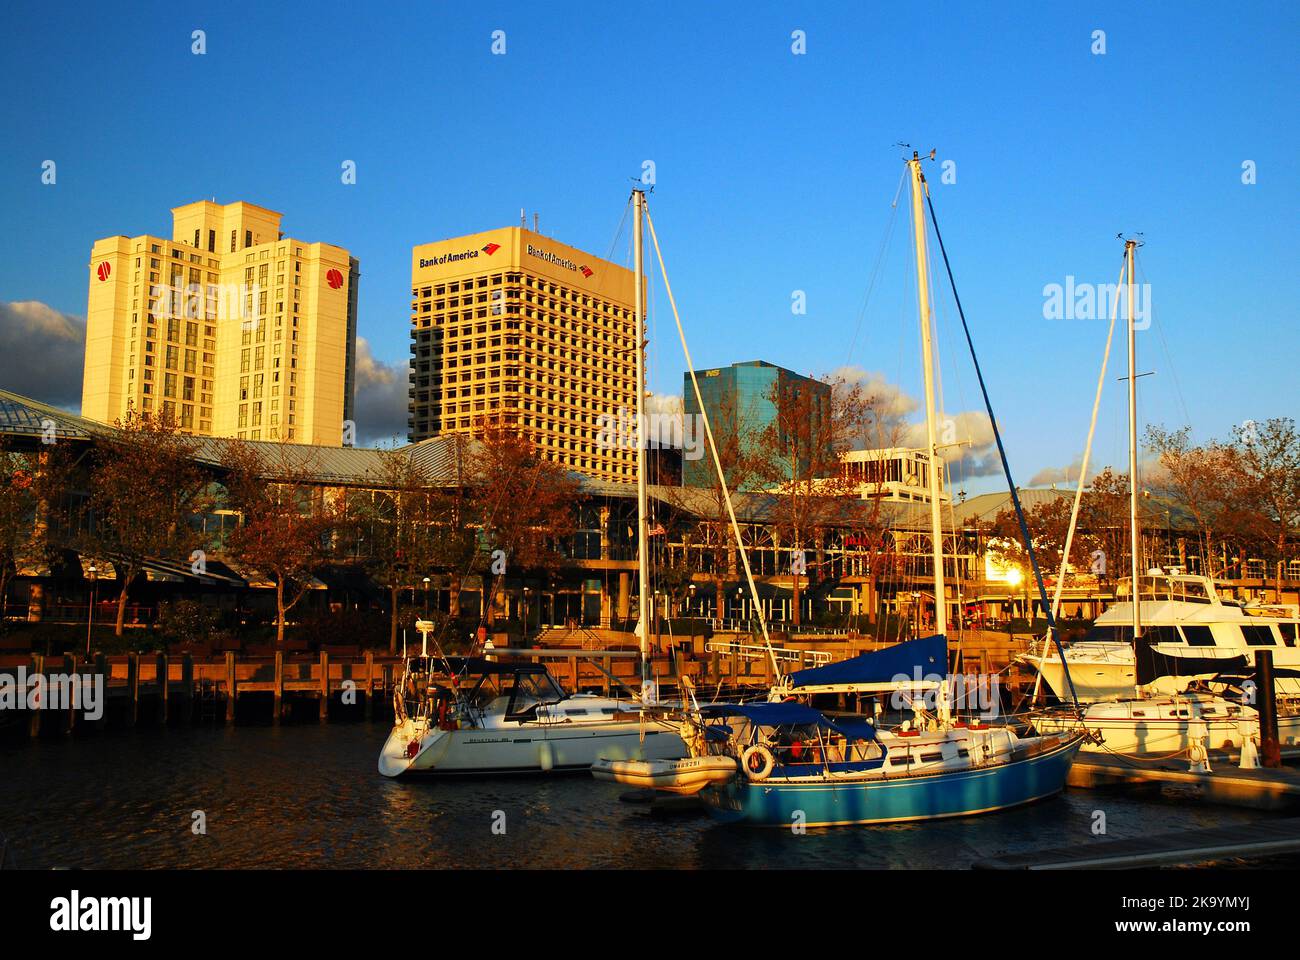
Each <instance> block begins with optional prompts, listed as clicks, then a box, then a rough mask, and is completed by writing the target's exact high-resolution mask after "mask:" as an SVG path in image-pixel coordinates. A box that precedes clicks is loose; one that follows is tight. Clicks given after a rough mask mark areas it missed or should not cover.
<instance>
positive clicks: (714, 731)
mask: <svg viewBox="0 0 1300 960" xmlns="http://www.w3.org/2000/svg"><path fill="white" fill-rule="evenodd" d="M946 659H947V644H946V642H945V641H944V638H943V637H939V636H935V637H926V638H923V639H919V640H913V641H909V642H907V643H902V644H898V645H897V646H894V647H889V648H886V649H884V650H881V651H878V652H875V653H866V654H862V655H860V656H857V657H852V658H850V659H848V660H844V661H841V662H839V663H834V664H830V665H828V666H825V667H816V668H813V669H811V670H801V671H798V672H796V673H792V674H790V675H789V676H787V677H785V678H783V680H782V681H781V683H780V684H779V685H778V687H777V688H775V689H774V691H773V693H774V694H775V695H777V696H780V697H800V696H806V695H809V694H812V693H814V692H829V691H832V690H835V691H840V692H845V691H852V692H856V693H880V692H883V691H886V690H893V691H896V692H902V693H903V695H904V696H911V697H913V698H918V700H917V702H918V705H919V698H921V697H924V696H926V695H930V694H933V695H934V696H935V698H936V702H937V708H936V710H935V711H934V712H935V713H937V715H938V718H937V722H933V723H931V722H927V721H925V720H924V719H923V720H922V722H920V723H918V724H917V725H915V726H913V724H912V723H910V722H908V723H903V724H901V725H900V726H898V727H895V728H893V729H889V730H886V729H881V728H879V727H878V726H877V725H876V724H873V723H870V722H866V721H863V720H849V719H842V718H839V717H834V718H831V717H827V716H826V715H824V714H822V713H821V712H819V711H817V710H815V709H813V708H812V707H809V706H806V705H804V704H802V703H799V702H797V701H795V700H793V699H789V700H780V701H777V702H770V703H752V704H734V705H725V704H718V705H709V706H704V707H701V708H700V718H701V719H700V722H701V727H702V729H701V735H700V736H699V737H698V738H697V739H698V741H699V742H702V743H703V744H704V745H705V749H706V750H708V751H709V752H710V753H713V754H720V755H727V756H731V757H733V758H734V759H735V761H736V764H735V770H736V774H735V775H734V776H733V777H731V778H729V779H727V780H726V781H725V782H722V783H711V784H709V785H708V786H706V787H705V788H704V789H703V790H701V791H700V793H699V796H700V799H701V800H702V801H703V802H704V803H705V805H706V806H707V807H708V809H709V811H710V813H712V814H713V815H714V816H716V817H717V818H718V819H720V820H725V821H740V822H745V823H750V824H755V825H760V826H784V827H790V826H796V825H802V826H808V827H818V826H839V825H845V824H873V823H895V822H900V821H907V820H932V819H936V818H941V817H961V816H969V815H971V814H977V813H987V812H989V811H993V810H1002V809H1006V808H1007V807H1014V806H1019V805H1020V804H1025V803H1030V802H1032V801H1035V800H1041V799H1043V798H1045V797H1048V796H1051V795H1053V794H1056V793H1058V792H1060V791H1061V790H1062V788H1064V786H1065V779H1066V776H1067V774H1068V773H1069V770H1070V764H1071V763H1073V761H1074V757H1075V754H1076V753H1077V752H1078V750H1079V746H1080V744H1081V742H1082V733H1081V732H1080V733H1074V732H1069V733H1065V734H1063V735H1057V736H1050V735H1048V736H1044V735H1040V734H1036V733H1033V732H1032V731H1029V730H1027V729H1022V730H1020V731H1017V729H1015V728H1013V727H1012V726H1008V725H998V726H990V725H989V724H988V723H986V722H981V721H980V720H978V719H970V720H967V721H965V722H963V721H956V722H953V721H952V718H951V715H950V714H949V713H948V711H947V708H946V702H947V701H946V697H947V689H948V684H949V681H948V680H947V678H946V677H945V676H944V673H946V666H947V664H946ZM936 666H938V669H939V671H940V672H939V673H937V674H936V673H935V672H934V670H935V667H936ZM923 671H928V672H923ZM925 713H926V711H925V710H921V711H918V717H923V716H924V715H925Z"/></svg>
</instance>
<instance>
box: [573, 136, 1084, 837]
mask: <svg viewBox="0 0 1300 960" xmlns="http://www.w3.org/2000/svg"><path fill="white" fill-rule="evenodd" d="M930 159H931V160H933V159H934V154H933V153H931V155H930ZM907 163H908V170H909V174H910V180H911V185H912V190H911V195H912V220H913V227H914V230H913V234H914V241H915V247H916V275H917V293H918V301H919V305H920V319H921V347H922V358H923V361H924V362H923V372H924V377H925V407H926V456H927V459H928V461H929V463H930V469H929V470H928V471H927V474H928V480H929V497H928V500H929V507H930V510H929V512H930V546H931V560H932V564H933V566H932V570H931V572H932V575H933V583H934V590H933V594H932V596H933V597H934V598H935V602H934V625H935V635H934V636H930V637H923V638H920V639H916V640H911V641H908V642H906V643H902V644H897V645H895V646H893V647H888V648H886V649H884V650H879V651H875V652H871V653H864V654H861V655H859V656H856V657H850V658H848V659H846V660H843V661H840V662H838V663H832V664H828V665H826V666H822V667H814V668H813V669H810V670H800V671H797V672H795V673H791V674H789V675H786V676H780V679H779V680H778V681H777V683H776V684H775V686H773V688H772V690H771V691H770V693H769V697H768V702H766V703H743V704H708V705H704V706H698V705H696V706H692V705H691V703H690V699H691V698H690V696H689V687H687V688H686V689H687V691H688V694H687V697H686V698H684V702H683V711H682V712H683V716H682V718H681V720H680V721H679V723H678V731H679V733H680V735H681V737H682V740H683V741H684V742H685V744H686V746H687V748H688V750H689V751H690V756H689V757H688V758H687V759H685V760H663V761H632V762H626V761H617V760H612V759H609V758H602V759H601V760H599V761H597V763H596V764H594V765H593V767H592V773H593V775H594V776H595V777H597V778H598V779H601V780H611V781H614V782H618V783H629V784H637V785H646V786H650V787H652V788H655V789H660V790H668V791H671V792H674V793H679V794H694V795H696V796H698V797H699V798H700V799H701V800H702V801H703V802H704V803H705V805H706V806H707V807H708V809H709V810H710V812H712V813H713V814H714V815H715V816H717V817H719V818H720V819H723V820H729V821H739V822H743V823H749V824H756V825H766V826H784V827H800V826H804V827H816V826H835V825H845V824H876V823H894V822H899V821H907V820H931V819H936V818H942V817H960V816H968V815H971V814H977V813H987V812H990V811H994V810H1003V809H1006V808H1008V807H1014V806H1018V805H1020V804H1025V803H1030V802H1032V801H1034V800H1040V799H1042V798H1044V797H1048V796H1051V795H1052V794H1055V793H1058V792H1059V791H1061V790H1062V789H1063V788H1064V787H1065V780H1066V777H1067V775H1068V774H1069V771H1070V766H1071V764H1072V763H1073V761H1074V758H1075V755H1076V754H1077V753H1078V751H1079V748H1080V746H1081V744H1082V743H1083V740H1084V739H1085V737H1088V736H1090V735H1089V734H1088V733H1087V732H1086V731H1085V730H1084V729H1083V727H1082V726H1081V725H1078V724H1075V725H1071V726H1068V727H1065V728H1062V729H1060V730H1059V732H1051V733H1043V732H1040V731H1036V730H1035V729H1034V727H1033V725H1032V720H1033V718H1032V717H1027V718H1022V722H1020V723H1005V722H1003V723H999V724H997V725H991V724H990V723H989V722H988V721H989V719H990V717H989V713H990V712H991V711H989V710H988V709H987V708H986V711H985V713H984V714H983V715H981V714H978V713H968V715H967V718H966V719H961V718H960V717H959V716H958V715H957V712H955V711H954V709H953V706H954V700H955V698H954V693H955V691H956V685H955V681H954V679H953V678H950V677H949V675H948V668H949V664H948V642H947V608H948V602H949V600H948V597H949V595H948V592H947V590H946V587H945V582H944V576H945V572H944V556H943V543H944V530H943V522H942V507H941V504H942V499H943V498H942V494H941V490H940V479H939V478H940V472H941V466H940V464H939V462H938V456H937V450H938V446H937V443H938V439H937V438H938V432H937V430H936V423H937V407H936V396H935V394H936V391H935V382H936V380H937V375H936V370H935V356H934V345H933V330H932V325H931V318H930V301H929V294H930V284H929V277H928V274H927V267H928V264H929V256H928V253H927V250H926V227H925V209H926V207H927V206H930V205H929V196H928V188H927V186H926V183H925V178H924V176H923V175H922V172H921V163H922V161H921V158H920V157H919V156H918V154H917V153H915V152H913V154H912V159H911V160H909V161H907ZM639 210H640V208H638V212H639ZM930 214H931V220H932V222H933V223H934V228H935V237H936V239H937V240H938V241H939V250H940V253H942V255H943V262H944V265H945V267H947V265H948V255H947V252H946V251H944V249H943V238H942V236H940V234H939V228H938V222H937V221H935V220H934V210H933V206H930ZM638 222H639V217H638ZM647 222H649V223H650V226H651V237H652V239H654V226H653V221H650V220H649V218H648V215H647ZM655 244H656V250H657V249H658V241H657V239H656V240H655ZM661 267H662V263H661ZM948 273H949V280H950V281H951V280H952V275H951V269H949V270H948ZM664 282H665V286H667V273H666V271H664ZM953 296H954V299H956V300H957V312H958V315H959V316H960V317H961V321H962V328H963V330H964V331H965V333H966V337H967V342H968V344H970V346H971V356H972V360H974V362H975V373H976V376H977V378H978V379H979V384H980V390H981V392H982V393H983V395H984V401H985V408H986V410H987V411H988V415H989V423H990V426H991V427H992V430H993V436H994V439H995V441H996V443H997V448H998V454H999V457H1000V458H1001V460H1002V468H1003V472H1004V474H1005V475H1006V478H1007V485H1008V487H1009V488H1010V495H1011V500H1012V504H1013V505H1014V507H1015V511H1016V517H1017V519H1018V521H1019V523H1020V530H1021V536H1022V540H1023V542H1024V545H1025V549H1026V551H1027V553H1028V555H1029V559H1030V563H1031V565H1032V567H1033V571H1034V577H1035V580H1036V581H1037V585H1038V592H1039V595H1040V597H1041V598H1042V600H1043V601H1044V610H1047V609H1048V608H1047V606H1046V589H1045V587H1044V584H1043V580H1042V575H1041V573H1040V571H1039V567H1038V560H1037V558H1036V556H1035V553H1034V546H1033V540H1032V538H1031V537H1030V535H1029V529H1028V525H1027V524H1026V522H1025V519H1024V510H1023V508H1022V506H1021V503H1020V498H1019V495H1018V493H1017V491H1016V486H1015V483H1014V482H1013V481H1012V478H1011V469H1010V466H1009V464H1008V462H1007V457H1006V451H1005V449H1004V447H1003V444H1002V436H1001V433H1000V431H999V430H998V425H997V419H996V418H995V417H994V416H993V409H992V404H991V402H990V401H989V399H988V391H987V389H986V388H985V385H984V377H983V374H982V373H981V371H980V368H979V361H978V360H977V359H976V358H975V356H974V346H973V343H971V341H970V331H969V328H968V327H967V325H966V319H965V314H964V313H963V312H962V309H961V301H960V299H957V297H956V284H955V282H954V283H953ZM669 302H670V304H671V303H672V297H671V291H669ZM673 311H674V319H675V320H676V321H677V324H678V331H679V334H681V321H680V317H678V316H677V313H676V307H675V306H674V307H673ZM681 336H682V346H683V352H684V353H685V357H686V364H687V370H688V373H689V375H690V378H691V384H692V389H693V390H694V391H695V397H696V401H697V403H698V404H699V407H700V409H701V411H703V410H704V409H705V404H704V400H703V397H702V396H701V393H700V388H699V382H698V380H697V378H696V376H695V372H694V369H693V367H692V365H691V362H690V353H689V351H686V350H685V346H686V344H685V335H684V334H681ZM701 417H702V420H703V425H704V430H705V435H706V438H707V439H708V444H709V448H710V451H711V452H712V454H713V465H714V468H715V469H716V471H717V476H718V482H719V484H720V485H721V488H722V493H723V498H724V500H725V501H726V505H727V512H728V519H729V521H730V526H731V532H732V535H733V537H734V538H735V542H736V551H737V555H738V557H739V559H740V561H741V566H742V568H743V570H744V574H745V580H746V581H747V582H748V585H749V590H750V594H751V596H752V597H753V600H754V607H755V611H756V613H757V618H758V624H759V627H760V628H761V630H762V637H763V641H764V644H765V646H766V647H767V651H768V656H769V657H770V658H771V662H772V669H773V672H774V673H776V674H778V675H780V665H779V663H778V662H777V658H776V655H775V652H774V651H773V649H772V645H771V640H770V637H769V634H768V630H767V623H766V620H765V619H764V617H763V615H762V605H761V603H760V602H759V597H758V591H757V588H756V586H755V584H754V578H753V573H752V571H751V569H750V566H749V560H748V557H747V554H746V551H745V543H744V538H743V537H742V536H741V532H740V526H739V523H738V522H737V520H736V516H735V511H734V509H733V507H732V504H731V499H730V493H729V491H728V489H727V480H726V472H725V471H724V470H723V469H722V463H721V460H720V459H719V458H718V454H717V445H716V444H715V443H714V441H713V435H712V430H711V428H710V426H709V422H708V417H707V415H706V414H704V413H702V414H701ZM643 533H644V531H643ZM642 542H643V543H644V538H643V541H642ZM642 589H643V596H644V589H645V588H644V586H643V588H642ZM1048 621H1049V625H1051V627H1052V635H1053V639H1055V624H1054V621H1053V620H1052V617H1051V614H1050V613H1049V614H1048ZM642 622H645V621H644V620H643V621H642ZM1058 648H1059V645H1058ZM1066 680H1067V682H1069V674H1068V672H1067V673H1066ZM1070 690H1071V693H1073V686H1072V685H1071V687H1070ZM828 693H839V694H845V693H855V694H858V695H860V696H862V695H865V696H868V697H879V696H884V695H892V696H893V698H894V706H895V707H906V706H909V705H910V706H911V709H912V713H913V716H912V719H910V720H906V721H903V722H901V723H899V724H898V725H896V726H894V727H892V728H890V729H883V728H882V725H880V724H879V723H875V722H871V721H869V720H865V719H845V718H841V717H838V716H837V717H833V718H832V717H828V716H827V715H825V714H823V713H821V712H820V711H818V710H816V709H814V708H813V707H812V706H810V702H811V699H812V698H813V697H814V696H817V695H820V694H828ZM878 706H879V705H878ZM965 706H966V707H967V708H968V709H969V708H970V704H969V702H968V703H967V704H965ZM960 709H961V704H960V703H958V711H960ZM877 719H879V715H878V716H877Z"/></svg>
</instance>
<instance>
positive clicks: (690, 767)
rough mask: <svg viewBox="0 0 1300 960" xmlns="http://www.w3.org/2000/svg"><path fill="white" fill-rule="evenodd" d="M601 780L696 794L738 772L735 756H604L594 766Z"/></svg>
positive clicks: (592, 773) (592, 770)
mask: <svg viewBox="0 0 1300 960" xmlns="http://www.w3.org/2000/svg"><path fill="white" fill-rule="evenodd" d="M591 775H592V776H593V777H595V778H596V779H597V780H604V781H607V782H611V783H622V784H626V785H628V786H632V787H643V788H648V789H653V790H663V791H665V792H667V793H680V794H693V793H698V792H699V791H701V790H703V789H704V788H705V787H707V786H708V785H709V784H711V783H725V782H726V781H728V780H730V779H731V778H732V777H734V776H735V775H736V761H735V760H734V759H733V758H731V757H722V756H706V757H687V758H685V759H682V760H611V759H609V758H608V757H601V758H600V759H599V760H597V761H596V762H595V763H594V764H592V767H591Z"/></svg>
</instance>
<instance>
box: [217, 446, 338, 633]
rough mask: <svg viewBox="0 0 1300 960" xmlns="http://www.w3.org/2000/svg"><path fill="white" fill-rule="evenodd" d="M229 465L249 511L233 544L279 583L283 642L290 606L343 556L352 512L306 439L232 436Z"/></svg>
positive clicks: (236, 493)
mask: <svg viewBox="0 0 1300 960" xmlns="http://www.w3.org/2000/svg"><path fill="white" fill-rule="evenodd" d="M222 466H223V468H224V470H225V486H226V492H227V496H228V505H229V506H231V507H233V508H234V509H235V510H237V511H239V513H240V515H241V517H240V523H239V526H238V527H237V528H236V529H235V530H234V532H233V533H232V534H231V535H230V537H229V539H228V540H227V542H226V550H227V551H228V553H229V554H230V556H231V557H233V558H234V559H235V560H236V561H237V562H239V563H240V564H243V565H246V566H248V567H251V568H253V569H254V570H257V571H259V572H260V573H262V574H264V575H266V576H267V577H269V578H270V579H271V582H272V583H273V584H274V585H275V609H276V618H275V645H276V647H277V648H280V649H283V647H284V628H285V624H286V623H287V622H288V615H289V613H290V612H291V611H292V610H293V608H294V607H295V606H297V605H298V603H299V601H301V600H302V598H303V597H304V596H306V594H307V591H308V590H309V589H311V583H312V579H313V576H314V574H315V572H316V571H317V570H319V569H320V568H321V567H322V566H323V565H324V564H325V563H327V562H328V561H329V560H330V559H332V558H333V557H334V556H335V550H334V536H335V534H336V533H337V532H338V531H339V530H340V529H341V527H342V526H343V523H344V512H343V511H342V510H341V509H340V504H339V502H338V501H337V500H333V499H331V498H330V497H329V496H328V495H327V492H326V491H325V490H324V488H322V487H321V486H320V483H319V481H318V480H316V479H315V471H314V470H313V460H312V458H311V455H310V452H309V451H308V450H307V449H306V448H304V447H295V446H293V445H291V444H285V443H261V444H258V445H256V446H254V445H253V444H250V443H247V442H245V441H243V440H228V441H226V444H225V450H224V454H223V457H222Z"/></svg>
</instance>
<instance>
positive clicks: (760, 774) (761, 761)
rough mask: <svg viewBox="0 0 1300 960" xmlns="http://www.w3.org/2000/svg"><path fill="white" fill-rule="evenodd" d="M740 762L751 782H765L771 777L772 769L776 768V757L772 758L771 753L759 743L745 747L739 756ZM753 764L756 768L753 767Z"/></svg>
mask: <svg viewBox="0 0 1300 960" xmlns="http://www.w3.org/2000/svg"><path fill="white" fill-rule="evenodd" d="M740 762H741V763H743V764H744V765H745V773H747V774H748V775H749V779H751V780H766V779H767V778H768V777H770V776H771V775H772V768H773V767H775V766H776V757H774V756H772V751H771V750H769V749H768V748H767V747H766V746H764V745H763V744H761V743H756V744H754V745H753V746H752V747H746V748H745V752H744V753H742V754H741V755H740ZM755 762H757V763H758V766H755Z"/></svg>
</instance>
